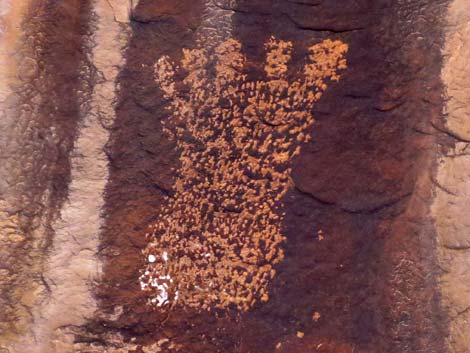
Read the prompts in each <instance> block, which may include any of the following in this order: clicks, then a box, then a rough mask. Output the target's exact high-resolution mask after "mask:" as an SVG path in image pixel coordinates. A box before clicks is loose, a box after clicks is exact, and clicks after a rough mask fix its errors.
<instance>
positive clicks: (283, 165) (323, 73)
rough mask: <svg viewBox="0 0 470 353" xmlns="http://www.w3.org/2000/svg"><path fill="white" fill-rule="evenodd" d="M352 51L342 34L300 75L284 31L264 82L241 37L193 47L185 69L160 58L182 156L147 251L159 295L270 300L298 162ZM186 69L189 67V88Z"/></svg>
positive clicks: (159, 75)
mask: <svg viewBox="0 0 470 353" xmlns="http://www.w3.org/2000/svg"><path fill="white" fill-rule="evenodd" d="M347 50H348V47H347V45H346V44H344V43H342V42H340V41H332V40H325V41H323V42H321V43H319V44H315V45H313V46H312V47H310V48H309V53H310V55H309V57H308V60H307V63H306V64H305V66H304V68H303V72H302V73H300V75H298V76H301V77H302V78H301V79H299V80H294V81H293V82H289V81H288V78H287V77H288V71H289V70H288V64H289V61H290V59H291V54H292V43H290V42H286V41H281V40H277V39H275V38H271V39H270V40H269V41H268V42H267V43H266V52H267V58H266V64H265V66H264V71H265V73H266V79H265V80H263V81H256V82H253V81H248V80H247V76H246V75H245V74H244V73H243V68H244V66H245V57H244V56H243V54H242V53H241V44H240V43H239V42H238V41H236V40H234V39H229V40H227V41H225V42H224V43H222V44H221V45H219V46H218V47H217V48H215V50H213V52H207V51H205V50H204V49H194V50H184V53H183V54H184V55H183V59H182V61H181V68H179V67H175V66H174V65H173V64H172V63H171V62H170V61H169V59H168V58H167V57H162V58H160V60H158V62H157V63H156V65H155V74H156V75H155V77H156V80H157V82H158V83H159V84H160V86H161V88H162V90H163V92H164V95H165V98H166V99H168V100H169V104H170V106H169V109H170V110H171V113H172V116H171V117H170V118H169V119H168V120H167V121H165V123H164V128H165V131H166V132H167V133H168V134H169V136H171V138H174V139H176V142H177V145H178V147H179V148H180V150H181V156H180V167H179V170H178V177H177V180H176V183H175V186H174V189H175V193H174V195H173V197H171V198H168V201H167V205H166V207H164V208H163V209H162V210H161V211H160V214H159V220H158V222H157V223H156V224H155V225H154V230H153V234H152V240H151V243H150V244H149V245H148V247H147V249H146V251H145V255H146V258H147V262H148V265H147V267H146V269H145V270H144V271H143V274H142V276H141V278H140V280H141V287H142V289H143V290H145V291H149V292H150V293H151V294H152V299H151V302H152V303H154V304H155V305H157V306H165V305H173V304H175V303H179V304H182V305H186V306H189V307H193V308H198V309H207V310H210V308H212V307H217V308H226V307H229V306H234V307H236V308H238V309H240V310H248V309H249V308H250V307H252V306H253V305H254V303H256V301H258V300H262V301H267V300H268V298H269V296H268V293H267V286H268V283H269V281H270V280H271V279H272V278H273V277H274V275H275V270H274V268H273V265H274V264H276V263H278V262H279V261H281V260H282V259H283V252H282V248H281V243H282V242H283V241H284V237H283V235H282V233H281V226H282V221H283V213H282V206H283V205H282V201H281V199H282V197H283V195H284V194H285V193H286V191H287V190H288V189H289V187H290V186H291V182H290V180H291V179H290V173H291V169H290V164H291V161H292V158H293V157H294V156H295V155H296V154H298V153H299V152H300V147H301V145H302V144H303V143H304V142H306V141H308V140H309V138H310V137H309V135H308V134H306V133H305V130H306V129H307V128H308V127H309V126H310V125H311V124H312V123H313V122H314V119H313V117H312V115H311V112H312V108H313V106H314V104H315V102H317V101H318V100H319V99H320V97H321V96H322V93H323V92H324V91H325V90H326V88H327V82H328V81H337V80H339V78H340V76H339V75H338V73H337V72H338V71H339V70H341V69H345V68H346V60H345V59H344V55H345V53H346V52H347ZM176 71H182V72H183V73H184V74H185V75H186V78H185V79H184V80H183V82H182V84H183V86H186V87H187V89H186V90H184V92H182V93H179V92H178V91H177V87H176V83H175V81H174V77H175V74H176Z"/></svg>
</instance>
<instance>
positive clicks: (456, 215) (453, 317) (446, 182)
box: [433, 0, 470, 353]
mask: <svg viewBox="0 0 470 353" xmlns="http://www.w3.org/2000/svg"><path fill="white" fill-rule="evenodd" d="M443 54H444V55H445V58H446V59H445V62H444V67H443V69H442V80H443V82H444V84H445V85H446V96H447V102H446V110H445V112H446V124H445V125H444V126H442V127H441V129H442V130H443V132H445V134H446V135H447V144H446V145H444V146H445V147H443V148H441V150H440V156H439V166H438V172H437V175H436V176H435V180H434V182H435V184H436V186H437V187H436V198H435V201H434V204H433V215H434V217H435V222H436V230H437V235H438V237H437V239H438V254H439V263H440V266H441V268H442V276H441V278H440V282H439V283H440V286H441V289H442V303H443V306H444V308H445V310H446V311H447V312H448V315H449V318H450V334H449V338H448V345H449V350H450V351H451V352H453V353H454V352H455V353H465V352H468V351H469V349H470V348H469V347H470V237H469V229H470V221H469V214H470V206H469V203H468V197H469V195H470V178H469V177H470V156H469V154H468V148H469V142H470V121H469V116H470V103H469V102H470V90H469V88H468V82H469V80H470V69H469V67H468V63H469V57H470V56H469V55H470V4H469V3H468V2H466V1H459V0H457V1H453V2H452V3H451V4H450V6H449V10H448V19H447V26H446V45H445V48H444V51H443Z"/></svg>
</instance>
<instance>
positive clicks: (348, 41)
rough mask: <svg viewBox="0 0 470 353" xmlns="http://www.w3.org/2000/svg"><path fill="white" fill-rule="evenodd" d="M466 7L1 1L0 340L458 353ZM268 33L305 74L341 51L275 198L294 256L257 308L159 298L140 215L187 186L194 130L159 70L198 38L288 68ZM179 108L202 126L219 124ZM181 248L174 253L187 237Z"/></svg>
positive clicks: (249, 77)
mask: <svg viewBox="0 0 470 353" xmlns="http://www.w3.org/2000/svg"><path fill="white" fill-rule="evenodd" d="M20 3H21V4H20ZM464 3H465V1H460V0H456V1H454V2H453V3H452V4H451V5H450V7H449V8H448V2H447V1H445V0H396V1H388V0H356V1H346V2H345V1H341V2H339V1H335V0H324V1H318V0H238V1H233V0H226V1H224V0H210V1H209V0H208V1H205V0H192V1H189V0H171V1H169V0H140V1H139V2H136V1H127V0H97V1H93V2H91V1H90V2H89V1H81V0H64V1H54V0H31V1H29V2H20V1H17V2H12V3H11V4H10V5H11V6H9V7H5V8H3V7H2V8H1V10H0V16H2V23H1V25H2V26H3V28H4V29H5V32H4V33H5V36H3V37H2V38H1V43H2V44H1V53H0V61H1V63H2V64H4V65H1V67H0V77H1V81H0V85H1V86H0V98H1V99H0V108H1V119H0V146H1V149H0V276H1V277H0V352H1V353H4V352H8V353H13V352H21V353H22V352H25V351H32V352H41V353H43V352H44V353H46V352H47V353H49V352H56V353H70V352H82V353H103V352H110V353H111V352H112V353H129V352H135V353H142V352H144V353H154V352H165V353H166V352H185V353H191V352H194V353H196V352H204V353H207V352H223V353H230V352H241V353H244V352H246V353H248V352H257V353H265V352H266V353H268V352H269V353H272V352H285V353H287V352H289V353H296V352H299V353H301V352H302V353H305V352H323V353H358V352H360V353H416V352H426V353H447V352H449V353H450V352H455V353H467V352H468V347H469V342H468V334H467V333H468V332H469V330H468V320H469V318H468V314H469V310H468V307H469V306H470V304H469V303H468V297H469V295H468V287H467V286H466V282H468V267H469V264H468V245H469V244H468V239H467V238H468V236H467V234H466V233H465V232H466V229H467V228H466V223H467V221H466V219H467V218H468V217H466V213H465V212H466V210H467V208H468V207H467V206H466V202H465V197H466V196H467V190H466V189H467V184H468V183H467V181H466V179H468V176H467V174H468V172H467V171H466V170H467V169H468V168H467V162H468V161H467V159H468V158H467V157H468V156H467V153H466V150H467V144H468V142H469V141H468V140H469V139H470V135H469V131H470V130H469V129H468V126H467V125H468V124H467V123H466V121H465V119H466V117H467V115H468V114H467V110H468V109H467V108H468V107H467V104H466V103H465V100H466V99H467V92H466V83H465V82H466V81H465V80H466V79H467V77H466V76H465V75H466V66H465V64H466V62H465V60H466V57H468V55H466V54H467V51H468V49H467V46H466V45H467V44H466V43H467V42H468V40H467V39H468V38H467V37H468V36H470V34H469V33H468V23H467V22H468V20H469V19H468V18H466V17H465V16H466V13H467V12H468V11H465V9H464V6H465V4H464ZM3 4H4V3H3V2H0V5H3ZM22 5H25V6H24V7H23V6H22ZM3 9H5V10H3ZM447 10H449V12H448V18H447V19H446V18H444V17H445V14H446V13H447ZM20 19H24V21H23V22H22V23H21V25H20V26H18V25H17V24H18V23H19V22H21V21H20ZM448 25H449V26H448ZM271 38H275V40H276V41H277V42H276V43H291V45H292V47H291V49H289V50H290V51H291V52H292V59H291V60H290V61H289V62H288V64H286V67H287V71H288V72H289V75H291V73H295V72H301V71H302V70H303V68H304V65H305V58H306V57H307V56H308V54H309V53H308V48H310V47H311V46H312V45H315V44H318V43H328V41H331V42H333V43H345V45H347V46H348V52H347V54H346V53H345V55H346V57H345V58H346V61H347V68H344V72H343V71H342V72H341V80H340V81H339V82H334V84H328V89H327V90H326V91H325V92H324V93H323V95H322V96H321V99H318V100H315V105H314V106H313V107H312V105H309V104H305V105H303V106H302V105H301V106H300V108H298V109H297V108H296V112H298V113H301V112H304V113H305V116H313V118H314V120H315V123H313V124H311V125H309V126H308V128H307V129H306V131H305V135H304V138H301V139H300V141H299V143H300V142H301V143H300V144H301V146H300V147H301V148H300V150H299V152H300V154H298V155H295V158H291V159H290V160H289V163H290V168H291V169H292V170H289V173H287V174H288V176H289V178H290V179H289V183H288V184H286V185H288V187H286V188H285V189H283V190H284V191H285V192H284V191H283V193H281V194H282V195H283V196H282V199H281V200H276V201H279V203H278V204H277V205H278V207H279V209H276V210H275V212H279V214H282V217H283V218H282V222H280V225H279V227H278V228H279V229H277V231H278V232H279V234H281V235H282V237H284V238H285V241H283V242H282V243H281V244H279V246H280V248H281V249H282V251H283V260H282V261H278V262H277V263H276V264H275V265H274V268H273V269H274V270H275V276H274V275H273V276H272V278H269V281H267V282H266V285H267V287H266V291H265V292H263V295H261V296H260V298H259V299H261V300H257V301H254V302H251V304H252V305H251V306H250V307H248V308H247V309H249V310H246V311H245V312H244V311H240V310H237V308H236V307H235V306H233V305H232V306H231V305H228V306H227V307H221V308H215V307H212V306H211V304H209V308H210V309H211V310H210V311H209V310H206V309H208V308H207V307H206V308H204V309H205V310H200V308H199V307H198V305H195V306H191V305H190V306H188V305H186V306H185V305H180V304H177V305H171V306H165V307H163V308H161V307H158V306H157V307H155V305H154V306H152V305H148V304H149V300H151V299H152V296H149V295H148V294H147V293H146V292H144V291H142V290H141V287H140V283H139V278H140V277H141V275H142V269H144V268H145V266H146V265H147V264H148V262H149V257H148V256H149V255H151V253H149V252H147V253H143V252H145V249H146V248H147V246H148V243H149V241H150V240H151V239H153V240H154V244H158V241H157V242H155V238H152V236H153V235H151V236H150V238H149V234H150V233H151V231H150V229H151V227H152V226H153V225H154V224H155V223H156V222H158V221H159V219H160V217H161V216H162V214H164V213H165V212H164V211H162V210H164V208H165V207H168V205H169V204H171V202H169V201H168V200H169V199H172V198H173V199H177V198H178V197H179V196H181V195H180V194H178V190H179V188H181V183H178V180H181V173H183V172H185V168H182V167H181V165H182V164H181V161H183V162H184V159H181V156H184V146H188V145H190V146H191V148H192V147H193V144H194V139H192V138H191V136H190V134H189V133H188V134H186V133H187V132H192V133H194V131H189V129H186V130H185V127H184V117H185V114H183V113H181V111H180V112H179V113H180V114H179V116H180V118H181V117H182V118H183V119H182V120H183V122H182V123H181V124H175V126H176V127H177V128H179V129H182V136H180V139H179V144H178V143H177V141H175V140H172V139H170V138H169V137H168V135H167V134H166V131H165V128H168V126H166V125H165V123H164V122H165V121H168V120H171V119H175V116H174V115H172V111H174V109H173V110H172V109H171V108H172V104H174V102H175V101H176V100H175V98H174V97H171V95H168V92H165V87H164V83H165V82H164V80H162V77H160V76H159V77H157V79H156V78H155V64H156V63H158V62H159V61H160V62H161V59H162V58H163V57H164V58H166V59H165V60H167V63H182V62H184V58H185V53H186V54H187V53H189V52H191V53H194V49H201V48H202V49H205V50H206V51H207V52H206V53H204V52H203V54H202V55H201V57H202V59H204V58H207V57H208V56H210V55H209V54H210V53H211V52H212V51H217V50H218V49H217V48H220V47H219V46H220V44H223V43H237V48H238V49H237V51H238V50H240V53H239V54H240V55H239V56H237V58H238V57H243V58H245V59H243V60H244V62H243V65H241V67H237V65H238V64H237V61H236V60H234V62H233V63H230V62H229V63H226V65H227V66H228V67H232V68H234V69H237V70H240V72H238V73H237V75H238V74H241V75H243V79H244V81H246V82H257V81H262V82H264V81H266V75H268V76H269V73H270V72H271V73H273V72H274V73H276V72H284V71H283V70H284V68H283V66H282V65H281V66H279V67H277V66H276V65H274V66H269V65H266V60H265V59H266V46H265V44H266V43H269V41H270V40H272V39H271ZM444 45H445V47H444ZM443 48H444V51H442V50H443ZM183 49H185V50H186V51H184V50H183ZM191 50H192V51H191ZM208 53H209V54H208ZM232 54H233V53H232ZM237 55H238V54H237ZM284 55H287V54H286V52H284V51H283V52H282V54H280V56H279V57H277V59H279V58H280V60H281V61H282V60H283V59H282V58H283V57H284ZM444 55H445V58H446V59H445V61H444V60H443V56H444ZM274 56H275V55H274ZM275 57H276V56H275ZM217 60H219V61H220V58H218V59H217V55H216V58H215V60H214V61H212V60H209V61H208V62H207V66H206V68H207V70H205V72H204V74H203V75H202V74H201V75H202V76H201V77H202V78H203V79H204V80H205V81H204V82H212V81H213V80H216V79H217V77H219V78H220V75H219V76H217V70H219V68H218V67H217ZM196 61H197V60H196ZM219 64H220V63H219ZM191 65H194V62H191V61H186V65H185V64H181V65H180V68H179V69H178V70H176V74H175V76H174V83H175V85H174V88H175V90H177V91H178V92H179V96H180V97H182V98H181V99H186V100H188V99H189V100H191V97H194V94H193V93H194V87H193V90H191V89H190V87H188V86H187V85H186V84H187V83H188V82H189V81H191V80H192V82H193V83H194V82H200V79H201V77H200V76H198V74H197V72H196V74H195V75H193V76H191V75H189V77H192V78H191V79H189V80H188V79H186V80H185V78H187V77H188V74H191V73H193V74H194V71H193V72H191V67H192V66H191ZM442 65H444V66H443V67H442ZM196 66H197V65H196ZM280 67H281V68H280ZM188 68H189V70H187V69H188ZM180 69H181V70H180ZM279 70H280V71H279ZM196 71H197V70H196ZM229 71H230V70H229ZM157 74H158V72H157ZM441 74H442V80H443V82H442V81H441V77H440V76H441ZM292 75H293V76H289V79H293V80H292V81H294V82H295V81H296V80H297V79H298V78H299V77H297V76H295V75H296V74H292ZM445 86H447V98H448V99H447V100H445V99H444V97H443V92H444V91H445V90H444V88H445ZM172 87H173V86H172ZM167 88H168V87H167ZM170 88H171V87H170ZM224 88H225V91H224ZM208 89H210V84H208ZM250 90H251V91H253V90H254V89H253V88H251V86H246V91H243V89H242V90H240V91H237V92H239V94H242V93H246V94H247V95H250V94H252V93H250V92H251V91H250ZM167 91H168V90H167ZM254 91H256V90H254ZM220 92H228V93H230V90H228V89H227V87H225V86H224V87H221V89H220ZM220 92H219V93H220ZM220 96H221V95H220V94H219V95H217V96H216V97H215V98H214V97H209V98H208V99H207V101H205V100H202V101H201V100H199V101H198V102H199V103H198V104H199V105H198V108H200V107H202V108H204V107H208V106H209V107H211V109H212V108H214V106H215V108H214V109H216V108H217V107H218V106H219V105H220V109H222V110H224V109H226V110H227V109H228V110H230V109H229V108H230V107H231V105H230V101H225V100H223V99H219V103H220V104H219V105H217V104H215V105H214V104H213V102H214V99H218V97H220ZM268 96H269V95H268ZM272 98H273V102H274V103H279V102H280V101H281V100H282V99H283V98H284V97H276V96H275V95H273V97H272ZM172 102H173V103H172ZM240 102H243V99H241V98H240V100H237V101H236V104H235V105H236V106H237V107H243V108H246V106H249V104H248V103H250V104H252V105H254V107H253V111H254V112H255V113H253V115H254V116H256V114H258V115H259V116H258V117H259V118H260V119H262V118H266V117H267V114H266V116H265V115H264V114H261V113H259V112H263V111H264V112H265V111H266V105H267V104H268V103H269V104H272V103H273V102H268V103H267V102H266V101H265V99H264V98H262V99H260V100H258V101H257V102H255V103H253V102H248V103H247V104H246V106H243V104H242V103H240ZM260 102H261V103H263V104H261V103H260ZM445 103H447V108H446V109H447V110H446V113H447V121H445V119H444V116H443V114H442V109H443V106H444V104H445ZM189 108H190V110H191V109H193V113H194V111H197V114H196V115H197V119H199V120H200V121H202V122H204V119H210V118H211V117H212V118H213V117H214V114H212V113H211V112H209V110H211V109H206V110H205V109H202V108H201V109H199V110H198V109H194V108H195V107H194V106H192V107H191V106H190V107H189ZM263 109H264V110H263ZM212 110H213V109H212ZM188 114H189V113H188ZM211 114H212V115H211ZM230 114H231V113H230ZM230 114H229V115H230ZM175 115H176V114H175ZM215 117H217V115H215ZM177 118H178V117H177V116H176V120H177ZM265 120H266V119H265ZM268 122H272V121H268ZM274 122H276V121H274ZM268 125H269V124H268ZM271 125H274V126H276V124H271ZM196 130H197V129H196ZM467 130H469V131H467ZM180 132H181V131H180ZM197 132H198V131H196V133H197ZM305 136H308V138H306V137H305ZM181 141H182V142H181ZM194 146H195V147H197V148H195V149H193V150H194V151H196V152H195V153H199V152H200V151H205V147H206V146H196V144H194ZM193 150H192V151H193ZM222 152H223V151H222ZM292 156H294V155H292ZM213 157H214V158H216V157H218V156H213ZM258 157H259V155H258ZM230 158H232V157H230ZM234 160H235V161H236V158H234ZM230 162H233V161H230ZM262 163H265V161H264V160H263V161H261V162H260V164H262ZM108 168H109V170H108ZM266 178H267V179H268V180H270V176H268V175H267V176H266ZM229 179H230V178H229ZM188 180H192V179H188ZM230 180H232V179H230ZM271 181H272V178H271ZM231 186H232V185H231ZM185 187H188V188H189V186H188V185H185ZM209 189H210V188H209ZM434 196H435V197H436V198H435V199H434V200H433V198H434ZM267 203H268V202H267ZM431 206H432V208H431ZM226 208H227V207H226ZM234 210H236V205H235V206H234V205H230V206H229V207H228V208H227V209H226V210H225V211H229V212H233V211H234ZM225 211H224V212H225ZM170 213H171V212H170ZM276 214H277V213H276ZM206 221H207V220H206ZM206 223H207V222H206ZM170 235H171V234H170ZM157 236H158V234H157ZM178 236H181V237H186V234H185V232H180V234H178ZM189 238H190V235H189V234H188V235H187V237H186V238H185V239H186V240H187V239H189ZM182 243H184V242H182ZM261 246H263V244H261ZM152 250H155V251H160V250H162V249H152ZM180 250H181V251H180V252H179V253H177V254H175V255H176V256H181V252H184V251H186V250H187V249H180ZM237 251H238V249H235V250H234V254H235V255H236V256H238V255H240V256H241V257H242V258H243V256H242V253H241V252H240V253H237ZM186 252H187V253H190V254H197V252H194V251H193V249H189V250H187V251H186ZM235 255H234V256H235ZM236 256H235V257H236ZM152 261H153V260H152ZM192 265H193V266H196V267H197V266H198V263H197V262H195V265H194V264H192ZM209 270H210V269H209ZM98 274H99V276H98ZM197 281H198V279H197V277H195V282H196V284H197ZM196 289H197V288H196ZM267 293H269V295H268V296H264V294H267ZM181 304H182V303H181ZM33 335H35V336H36V338H37V342H34V343H32V342H33V339H32V336H33ZM21 341H23V345H21ZM18 342H20V343H18ZM7 348H8V350H7Z"/></svg>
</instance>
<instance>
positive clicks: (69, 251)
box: [9, 0, 126, 353]
mask: <svg viewBox="0 0 470 353" xmlns="http://www.w3.org/2000/svg"><path fill="white" fill-rule="evenodd" d="M94 12H95V13H96V15H97V23H96V31H95V33H94V35H93V42H94V47H93V48H92V53H91V58H90V59H91V61H92V63H93V65H94V66H95V68H96V70H97V72H98V76H99V80H98V82H97V83H96V84H95V86H94V89H93V95H92V98H91V102H90V106H91V109H90V111H89V112H88V113H87V114H86V116H85V117H84V118H83V121H82V122H81V123H80V126H79V133H78V138H77V140H76V141H75V144H74V149H73V152H72V155H71V183H70V185H69V193H68V195H69V196H68V200H67V201H66V202H65V203H64V206H63V207H62V209H61V212H60V217H59V219H57V220H56V221H55V222H54V224H53V229H54V238H53V244H52V246H51V248H50V252H49V254H48V257H47V258H46V260H45V270H44V273H43V277H44V280H45V282H46V283H47V284H48V287H49V293H48V294H47V295H46V296H44V298H43V299H42V300H41V302H40V303H38V304H37V305H36V306H35V307H34V310H35V311H34V312H33V317H34V324H33V326H32V328H31V333H30V334H29V335H25V337H23V340H22V342H21V343H19V344H15V345H14V346H12V347H9V348H10V350H11V352H12V353H13V352H18V353H20V352H21V353H24V352H26V351H28V352H31V353H53V352H57V353H59V352H61V353H62V352H63V353H69V352H73V351H74V349H73V337H72V336H71V335H68V334H67V332H66V330H64V328H70V327H73V326H80V325H82V324H85V323H86V320H87V319H88V318H90V317H92V316H93V314H94V312H95V310H96V309H97V304H96V302H95V299H94V297H93V283H94V282H95V281H97V280H99V277H100V273H101V263H100V261H99V259H98V256H97V251H98V245H99V236H100V229H101V226H102V217H101V212H102V208H103V206H104V189H105V186H106V183H107V181H108V174H109V172H108V159H107V157H106V154H105V152H104V147H105V144H106V143H107V141H108V138H109V132H108V130H107V129H106V128H105V126H110V125H111V124H112V122H113V120H114V117H115V112H114V102H115V88H116V82H115V81H116V77H117V74H118V71H119V68H120V67H121V66H122V62H123V54H122V50H123V49H124V46H125V43H126V36H125V35H124V34H123V31H122V30H121V27H120V26H121V25H120V24H119V23H118V22H116V21H115V18H114V13H113V9H112V8H111V7H110V5H109V3H108V2H107V1H106V0H97V1H95V3H94ZM84 79H86V78H84Z"/></svg>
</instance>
